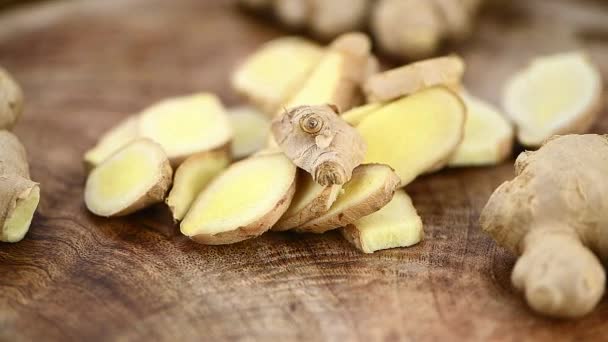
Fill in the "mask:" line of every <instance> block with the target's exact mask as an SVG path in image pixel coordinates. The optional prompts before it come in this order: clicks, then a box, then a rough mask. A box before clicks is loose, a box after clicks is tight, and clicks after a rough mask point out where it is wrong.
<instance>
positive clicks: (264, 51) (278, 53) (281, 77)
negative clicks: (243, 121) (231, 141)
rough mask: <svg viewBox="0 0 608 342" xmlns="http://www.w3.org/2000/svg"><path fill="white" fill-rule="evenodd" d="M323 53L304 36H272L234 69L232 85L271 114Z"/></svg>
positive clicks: (291, 93)
mask: <svg viewBox="0 0 608 342" xmlns="http://www.w3.org/2000/svg"><path fill="white" fill-rule="evenodd" d="M322 56H323V49H322V48H321V47H320V46H319V45H317V44H315V43H313V42H311V41H308V40H306V39H302V38H297V37H284V38H278V39H275V40H271V41H270V42H268V43H266V44H264V45H262V46H261V47H260V48H259V49H258V50H256V51H255V52H254V53H253V54H252V55H250V56H249V57H247V59H246V60H245V61H244V62H243V63H242V64H241V65H240V66H239V67H238V68H237V69H236V70H235V72H234V73H233V75H232V79H231V83H232V87H233V88H234V89H235V90H236V91H237V92H238V93H240V94H242V95H243V96H244V97H246V98H247V99H248V100H249V101H250V102H251V103H253V104H254V105H255V106H256V107H257V108H259V109H260V110H262V111H263V112H264V113H266V114H268V115H270V116H272V115H274V113H276V112H277V110H279V109H280V106H281V105H282V104H283V103H285V102H286V101H287V100H288V98H289V97H290V96H292V95H293V93H295V92H296V91H297V90H298V89H299V88H300V87H301V86H302V84H303V83H304V82H305V81H306V79H307V78H308V76H309V75H310V73H311V72H312V70H313V69H314V68H315V67H316V66H317V64H318V63H319V61H320V59H321V57H322Z"/></svg>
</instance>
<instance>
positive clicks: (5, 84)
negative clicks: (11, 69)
mask: <svg viewBox="0 0 608 342" xmlns="http://www.w3.org/2000/svg"><path fill="white" fill-rule="evenodd" d="M22 111H23V92H22V91H21V88H20V87H19V85H18V84H17V82H16V81H15V80H14V79H13V78H12V77H11V75H10V74H9V73H8V72H7V71H6V70H4V69H2V67H0V129H9V130H10V129H11V128H13V126H14V125H15V123H16V122H17V120H18V119H19V117H20V116H21V112H22Z"/></svg>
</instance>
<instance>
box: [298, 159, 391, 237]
mask: <svg viewBox="0 0 608 342" xmlns="http://www.w3.org/2000/svg"><path fill="white" fill-rule="evenodd" d="M398 185H399V177H398V176H397V174H395V172H394V171H393V170H392V169H391V168H390V167H389V166H387V165H382V164H364V165H360V166H358V167H357V168H355V170H354V171H353V177H352V178H351V180H350V181H348V182H347V183H346V184H344V186H343V187H342V189H343V191H342V194H341V195H339V196H338V199H337V200H336V201H335V202H334V203H333V204H332V206H331V208H330V209H329V210H328V211H327V212H325V213H324V214H322V215H320V216H319V217H317V218H315V219H313V220H311V221H308V222H306V223H304V224H302V225H301V226H299V227H297V228H295V230H296V231H298V232H310V233H324V232H326V231H328V230H331V229H335V228H338V227H343V226H346V225H347V224H350V223H353V222H355V221H356V220H358V219H360V218H361V217H363V216H366V215H369V214H371V213H373V212H375V211H378V210H379V209H380V208H382V207H383V206H384V205H385V204H386V203H388V201H390V199H391V198H392V197H393V193H394V192H395V189H396V188H397V186H398Z"/></svg>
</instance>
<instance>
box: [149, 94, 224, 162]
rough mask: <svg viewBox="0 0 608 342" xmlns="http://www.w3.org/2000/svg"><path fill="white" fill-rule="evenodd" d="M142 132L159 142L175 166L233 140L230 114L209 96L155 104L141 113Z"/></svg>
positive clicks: (199, 95) (167, 100) (217, 100)
mask: <svg viewBox="0 0 608 342" xmlns="http://www.w3.org/2000/svg"><path fill="white" fill-rule="evenodd" d="M139 133H140V135H141V136H142V137H146V138H150V139H151V140H154V141H156V142H157V143H159V144H160V145H161V146H162V148H163V149H164V150H165V152H166V153H167V156H168V157H169V160H171V163H172V164H173V165H179V164H180V163H181V162H182V161H184V160H185V159H186V158H187V157H189V156H191V155H193V154H196V153H200V152H206V151H211V150H214V149H221V148H225V147H227V145H228V144H229V143H230V140H231V139H232V127H231V126H230V121H229V119H228V115H227V114H226V112H225V110H224V107H223V106H222V103H221V102H220V101H219V99H218V98H217V97H216V96H215V95H213V94H209V93H201V94H194V95H190V96H182V97H176V98H171V99H166V100H163V101H161V102H159V103H157V104H155V105H152V106H151V107H149V108H147V109H146V110H144V111H143V112H142V113H141V114H140V117H139Z"/></svg>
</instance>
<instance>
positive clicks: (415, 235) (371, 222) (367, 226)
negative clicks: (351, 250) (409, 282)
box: [340, 190, 424, 253]
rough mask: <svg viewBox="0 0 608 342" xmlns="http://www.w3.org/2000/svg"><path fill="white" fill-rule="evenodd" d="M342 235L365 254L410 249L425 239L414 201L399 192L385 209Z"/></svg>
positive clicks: (354, 225)
mask: <svg viewBox="0 0 608 342" xmlns="http://www.w3.org/2000/svg"><path fill="white" fill-rule="evenodd" d="M340 232H341V233H342V235H343V236H344V238H345V239H346V240H348V241H349V242H350V243H352V244H353V245H354V246H355V247H357V249H359V250H360V251H362V252H363V253H373V252H375V251H379V250H382V249H389V248H395V247H409V246H412V245H415V244H417V243H418V242H420V241H421V240H422V238H423V237H424V230H423V229H422V220H421V219H420V216H418V213H417V212H416V208H414V205H413V204H412V199H411V198H410V197H409V196H408V195H407V194H406V193H405V191H403V190H397V191H396V192H395V195H393V198H392V199H391V201H390V202H388V204H387V205H385V206H384V207H382V209H380V210H378V211H376V212H375V213H372V214H370V215H367V216H364V217H362V218H360V219H359V220H357V221H355V222H353V223H351V224H349V225H347V226H346V227H344V228H342V229H340Z"/></svg>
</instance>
